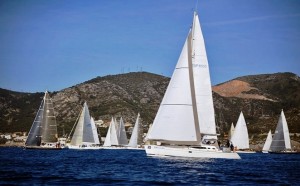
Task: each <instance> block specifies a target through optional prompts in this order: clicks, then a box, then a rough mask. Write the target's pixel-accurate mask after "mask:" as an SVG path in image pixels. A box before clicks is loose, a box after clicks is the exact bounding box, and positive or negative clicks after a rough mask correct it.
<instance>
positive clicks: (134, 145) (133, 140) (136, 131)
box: [128, 113, 144, 150]
mask: <svg viewBox="0 0 300 186" xmlns="http://www.w3.org/2000/svg"><path fill="white" fill-rule="evenodd" d="M141 141H142V139H141V136H140V113H138V116H137V118H136V121H135V124H134V127H133V130H132V134H131V137H130V140H129V144H128V149H140V150H143V149H144V148H141Z"/></svg>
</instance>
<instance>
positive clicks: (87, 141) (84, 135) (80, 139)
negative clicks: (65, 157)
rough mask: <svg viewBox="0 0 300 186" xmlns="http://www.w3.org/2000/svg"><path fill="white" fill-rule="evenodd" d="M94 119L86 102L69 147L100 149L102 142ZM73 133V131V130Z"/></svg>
mask: <svg viewBox="0 0 300 186" xmlns="http://www.w3.org/2000/svg"><path fill="white" fill-rule="evenodd" d="M93 121H94V120H93V119H91V116H90V113H89V109H88V106H87V103H86V102H84V104H83V108H82V111H81V113H80V116H79V119H78V121H77V122H76V123H75V125H74V127H75V126H76V128H75V131H74V134H73V136H72V139H71V143H70V144H67V148H69V149H80V150H81V149H99V148H100V142H99V137H98V132H97V129H96V126H95V122H93ZM71 133H72V132H71Z"/></svg>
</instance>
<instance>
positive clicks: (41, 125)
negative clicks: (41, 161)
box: [25, 91, 61, 149]
mask: <svg viewBox="0 0 300 186" xmlns="http://www.w3.org/2000/svg"><path fill="white" fill-rule="evenodd" d="M25 148H27V149H61V146H60V144H59V142H58V135H57V124H56V117H55V114H54V107H53V103H52V100H51V98H50V96H49V93H48V92H47V91H46V92H45V95H44V98H43V100H42V102H41V105H40V108H39V110H38V112H37V114H36V116H35V119H34V121H33V124H32V126H31V129H30V131H29V133H28V137H27V140H26V142H25Z"/></svg>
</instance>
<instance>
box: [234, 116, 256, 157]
mask: <svg viewBox="0 0 300 186" xmlns="http://www.w3.org/2000/svg"><path fill="white" fill-rule="evenodd" d="M230 141H231V142H232V143H233V146H234V147H235V148H236V149H237V152H238V153H255V151H250V150H249V135H248V129H247V125H246V121H245V117H244V115H243V112H241V113H240V116H239V119H238V121H237V123H236V126H235V129H234V133H233V135H232V137H231V139H230Z"/></svg>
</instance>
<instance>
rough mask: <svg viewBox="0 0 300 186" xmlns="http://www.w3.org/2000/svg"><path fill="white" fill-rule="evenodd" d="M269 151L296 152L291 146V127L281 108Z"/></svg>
mask: <svg viewBox="0 0 300 186" xmlns="http://www.w3.org/2000/svg"><path fill="white" fill-rule="evenodd" d="M269 153H296V152H295V151H292V148H291V140H290V133H289V128H288V125H287V122H286V118H285V115H284V112H283V110H281V114H280V117H279V120H278V123H277V127H276V130H275V133H274V136H273V139H272V143H271V146H270V150H269Z"/></svg>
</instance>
